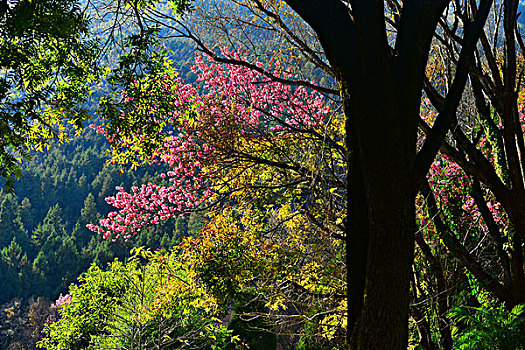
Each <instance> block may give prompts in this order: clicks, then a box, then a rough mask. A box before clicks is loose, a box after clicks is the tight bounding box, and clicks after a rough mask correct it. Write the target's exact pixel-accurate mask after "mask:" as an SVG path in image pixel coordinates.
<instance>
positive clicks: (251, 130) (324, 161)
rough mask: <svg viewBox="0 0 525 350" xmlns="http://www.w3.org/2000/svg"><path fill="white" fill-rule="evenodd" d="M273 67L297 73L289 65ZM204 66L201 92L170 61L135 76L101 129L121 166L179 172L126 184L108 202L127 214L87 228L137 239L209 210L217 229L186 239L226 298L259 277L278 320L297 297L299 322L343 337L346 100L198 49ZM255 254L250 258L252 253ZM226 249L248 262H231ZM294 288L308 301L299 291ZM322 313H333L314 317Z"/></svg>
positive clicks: (334, 338) (202, 272)
mask: <svg viewBox="0 0 525 350" xmlns="http://www.w3.org/2000/svg"><path fill="white" fill-rule="evenodd" d="M235 57H236V59H247V58H246V57H239V56H235ZM254 64H255V65H257V66H262V65H263V64H262V63H260V62H254ZM266 69H273V72H274V74H275V75H278V74H280V75H282V76H283V77H286V78H290V77H291V75H292V73H290V72H286V71H284V72H283V69H282V67H280V63H279V61H278V60H272V61H270V62H268V63H266ZM194 71H195V72H196V73H198V81H199V83H200V85H201V88H200V89H198V88H197V87H196V86H194V85H192V84H187V83H185V82H183V81H182V80H181V79H180V78H178V77H177V74H176V73H175V71H174V70H172V69H171V68H169V67H166V69H164V70H163V71H161V72H160V71H159V72H157V73H153V74H150V75H148V76H146V77H144V78H141V79H137V80H135V81H134V82H132V83H131V84H130V85H129V87H128V88H127V89H126V91H125V92H124V93H123V95H122V101H121V102H120V103H118V104H115V105H107V106H106V111H107V114H108V123H107V124H106V125H103V126H100V127H95V128H97V129H98V130H99V131H100V132H102V133H105V135H106V136H107V138H108V140H109V141H110V142H111V144H112V146H113V148H112V150H111V151H110V153H111V156H112V158H111V161H113V162H117V163H121V164H126V163H131V165H132V166H139V165H141V164H142V163H145V162H148V163H158V164H162V165H163V166H165V167H166V168H167V169H168V171H166V172H164V173H162V174H161V175H160V176H161V179H159V184H153V183H147V184H143V185H142V186H139V187H133V188H131V189H130V190H129V191H128V190H126V189H123V188H120V187H118V188H117V193H116V194H115V195H114V196H112V197H109V198H107V202H108V203H109V204H111V205H113V206H114V207H115V208H116V209H117V210H116V211H114V212H112V213H110V214H109V215H108V217H106V218H105V219H103V220H101V221H100V222H99V223H98V224H91V225H88V227H89V228H90V229H91V230H93V231H94V232H96V233H98V234H101V235H103V237H104V238H107V239H112V240H117V239H125V240H128V239H131V238H132V237H133V236H134V235H135V234H137V233H138V232H140V231H141V230H144V229H148V228H149V227H151V226H152V225H155V224H158V223H160V222H162V221H164V220H168V219H170V218H173V217H177V216H179V215H182V214H184V213H187V212H190V211H193V210H203V211H204V210H205V211H206V212H207V213H208V214H209V215H208V217H209V221H210V222H209V223H208V225H207V227H206V229H205V232H206V233H205V234H202V235H201V236H202V237H198V238H196V239H195V240H194V241H193V240H188V241H186V243H185V248H186V249H185V251H186V253H187V254H188V255H189V256H191V259H189V262H188V263H189V264H193V266H194V267H195V269H196V271H197V274H198V275H199V276H200V277H199V278H202V279H205V280H207V281H208V282H209V285H210V288H211V289H212V290H214V291H217V293H219V294H220V293H223V292H224V293H225V295H218V297H220V298H221V299H224V300H226V299H227V298H231V297H235V296H234V295H231V294H232V291H237V292H241V291H245V290H246V288H248V285H250V288H251V289H250V290H252V292H253V290H254V289H253V288H254V284H255V285H256V286H257V288H255V290H256V291H257V292H256V294H257V295H258V298H261V300H262V302H264V305H266V306H267V307H268V308H269V309H271V310H272V312H273V314H274V316H275V315H278V314H279V312H281V311H283V310H285V309H286V308H287V307H289V306H290V305H289V304H287V303H301V307H299V306H298V305H297V306H296V308H295V310H296V311H297V312H298V313H299V314H298V315H294V317H297V318H296V319H295V321H293V322H304V323H309V324H311V323H315V324H316V325H315V327H312V328H311V330H310V331H311V332H313V333H314V334H315V336H316V337H321V338H322V339H324V340H323V341H328V342H333V343H334V344H336V343H337V342H342V341H343V340H342V339H343V338H344V334H345V332H344V331H343V329H344V328H345V324H346V313H347V307H346V284H345V282H344V281H345V279H346V272H345V264H344V262H343V259H344V250H345V246H344V238H345V237H344V230H345V223H346V184H345V183H346V155H347V152H346V149H345V145H344V136H343V131H344V123H343V118H342V115H341V113H339V111H338V109H337V108H338V107H337V103H336V102H334V101H331V100H328V99H327V98H325V97H324V96H323V95H322V94H320V93H319V92H315V91H312V90H310V89H307V88H305V87H301V86H299V87H296V86H290V85H286V84H282V83H278V82H273V81H268V79H267V78H266V76H264V75H262V74H260V73H258V72H256V71H254V70H251V69H248V68H245V67H242V66H238V65H220V64H218V63H216V62H214V61H213V60H212V59H210V58H209V57H207V56H197V58H196V65H195V67H194ZM232 220H233V221H232ZM225 223H228V224H225ZM239 240H240V241H239ZM246 240H248V241H249V244H248V242H245V241H246ZM239 242H244V243H243V244H241V243H239ZM246 246H248V247H249V249H248V248H246V249H247V250H244V251H240V250H239V249H241V247H246ZM192 247H202V249H194V248H192ZM209 247H212V248H210V249H208V248H209ZM218 252H222V253H221V254H218ZM248 252H250V255H249V256H251V257H253V261H251V262H248V261H245V259H243V257H246V256H247V254H248ZM223 253H224V254H223ZM226 256H237V258H235V259H234V261H232V260H231V259H230V260H228V259H226V260H225V261H221V259H224V258H225V257H226ZM199 257H200V258H199ZM211 257H213V258H211ZM232 259H233V258H232ZM212 260H213V261H212ZM255 261H256V262H257V263H254V262H255ZM208 262H211V263H213V264H215V265H218V266H222V267H223V268H224V277H225V279H224V281H217V278H216V277H217V276H211V275H209V274H210V273H214V274H217V273H218V272H217V271H218V270H217V267H215V268H213V269H211V268H210V266H208V265H207V264H208ZM292 265H293V266H294V268H288V267H289V266H292ZM277 266H281V267H282V269H277V268H276V267H277ZM286 266H288V267H286ZM221 271H222V270H221ZM284 271H286V272H284ZM247 276H251V277H247ZM254 276H257V278H255V277H254ZM211 277H214V278H211ZM226 279H228V280H229V281H230V282H225V281H226ZM255 281H257V282H255ZM212 283H216V284H218V285H215V286H214V285H212ZM224 284H227V285H228V286H230V287H228V288H222V287H221V285H224ZM290 286H294V288H296V289H297V293H300V295H302V297H301V298H292V297H291V296H290V290H289V288H290ZM313 295H317V298H313V297H312V296H313ZM335 295H337V297H334V296H335ZM318 312H322V313H323V315H324V317H323V318H321V319H314V318H312V317H311V315H314V314H317V313H318ZM287 317H288V319H292V318H291V315H288V316H287ZM323 319H326V321H325V322H321V321H322V320H323ZM314 329H315V331H314ZM283 331H286V332H289V330H283Z"/></svg>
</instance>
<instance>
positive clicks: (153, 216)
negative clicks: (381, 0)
mask: <svg viewBox="0 0 525 350" xmlns="http://www.w3.org/2000/svg"><path fill="white" fill-rule="evenodd" d="M235 58H237V59H240V60H245V59H246V57H239V56H235ZM255 64H256V65H258V66H260V67H261V66H262V64H261V63H258V62H256V63H255ZM271 64H272V65H273V68H274V74H276V75H280V76H282V77H284V78H290V77H291V74H290V73H282V72H281V70H280V67H279V62H278V61H273V62H271ZM193 70H194V71H195V72H197V73H198V80H199V81H201V82H202V83H203V86H204V87H203V92H202V94H201V95H200V96H199V94H198V93H197V88H196V87H195V86H193V85H191V84H185V83H184V82H183V81H182V80H181V79H180V78H178V77H174V76H169V75H168V76H166V77H160V78H157V79H155V80H153V81H151V79H150V80H148V81H147V82H143V81H135V82H134V83H133V84H132V85H131V86H130V88H129V89H128V90H127V91H126V92H125V93H124V94H123V96H122V97H123V101H124V104H125V106H124V108H123V110H122V112H121V118H122V120H123V121H127V120H134V119H136V120H140V121H141V122H142V123H144V121H146V122H149V123H152V125H153V130H158V134H159V135H161V137H160V143H158V144H157V145H156V146H157V147H156V148H155V149H154V152H153V153H152V154H150V155H149V157H150V159H149V161H150V162H162V163H164V164H166V165H167V166H168V167H169V169H170V171H168V172H166V173H165V174H161V176H162V177H163V178H167V179H168V181H169V184H168V185H157V184H152V183H147V184H143V185H142V186H140V187H133V188H132V189H131V191H130V192H127V191H126V190H124V189H123V188H121V187H117V193H116V195H114V196H111V197H108V198H106V201H107V202H108V203H109V204H111V205H112V206H114V207H115V208H116V209H118V211H115V212H111V213H110V214H109V215H108V217H106V218H105V219H102V220H101V221H100V222H99V224H98V225H95V224H90V225H87V227H88V228H89V229H90V230H92V231H94V232H96V233H98V234H101V235H102V236H103V237H104V238H105V239H112V240H117V239H119V238H123V239H125V240H129V239H130V238H131V237H132V236H133V235H135V234H137V233H138V232H140V231H141V230H144V229H148V228H150V227H151V225H155V224H158V223H160V222H162V221H164V220H167V219H169V218H172V217H176V216H178V215H181V214H183V213H185V212H188V211H191V210H194V209H195V208H196V207H198V206H199V205H200V204H201V203H202V202H203V201H206V200H207V199H208V198H210V196H211V195H212V193H213V191H214V187H213V185H214V176H216V175H217V174H218V173H220V172H221V171H222V169H224V168H225V164H224V163H223V164H217V162H218V160H219V159H221V157H223V156H224V154H222V155H221V154H220V150H219V149H217V148H216V147H215V145H216V143H217V142H231V143H235V138H236V137H238V136H239V135H244V136H243V137H246V139H249V137H248V136H250V137H253V135H259V136H260V135H265V137H278V134H279V133H282V132H298V131H301V130H302V131H304V130H307V129H309V128H322V127H323V126H324V125H325V123H326V121H327V120H329V118H330V114H331V113H332V111H331V105H330V103H329V102H328V101H327V100H326V98H325V97H324V96H323V95H321V94H320V93H317V92H314V91H309V90H308V89H306V88H303V87H292V86H289V85H285V84H281V83H277V82H271V81H268V79H267V78H266V77H265V76H263V75H262V74H260V73H257V72H255V71H253V70H250V69H248V68H245V67H242V66H237V65H220V64H218V63H216V62H214V61H213V60H212V59H211V58H209V57H202V56H197V58H196V65H195V67H193ZM145 84H147V89H145V88H144V86H145ZM201 96H202V97H201ZM124 125H125V126H126V128H119V127H116V128H113V130H111V131H108V129H107V128H102V127H95V129H96V130H97V131H98V132H101V133H104V134H105V135H106V137H107V138H108V140H109V141H110V142H112V144H113V145H116V147H114V149H116V150H117V152H116V153H113V155H114V156H115V155H116V154H117V153H118V152H123V151H129V150H131V151H132V152H135V151H136V152H137V153H139V152H140V151H141V149H143V148H145V147H147V146H148V145H150V143H151V138H152V137H155V138H156V137H158V135H149V134H148V133H147V132H145V131H144V130H147V129H141V128H140V127H138V126H140V124H138V125H137V127H134V125H133V126H131V127H130V126H129V125H126V124H124ZM217 133H219V134H224V135H225V137H219V138H216V137H215V136H214V135H213V134H217ZM228 135H230V137H229V138H228ZM217 139H218V140H219V141H217ZM229 147H230V148H231V146H229ZM225 148H228V147H225ZM230 165H231V164H230ZM231 166H233V165H231ZM218 169H220V170H219V171H218Z"/></svg>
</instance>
